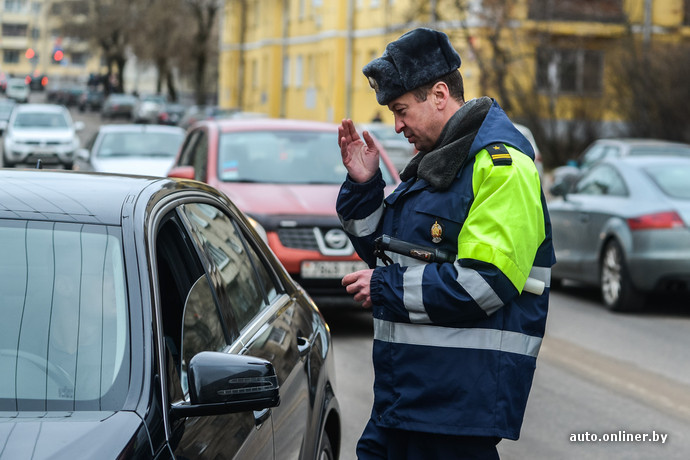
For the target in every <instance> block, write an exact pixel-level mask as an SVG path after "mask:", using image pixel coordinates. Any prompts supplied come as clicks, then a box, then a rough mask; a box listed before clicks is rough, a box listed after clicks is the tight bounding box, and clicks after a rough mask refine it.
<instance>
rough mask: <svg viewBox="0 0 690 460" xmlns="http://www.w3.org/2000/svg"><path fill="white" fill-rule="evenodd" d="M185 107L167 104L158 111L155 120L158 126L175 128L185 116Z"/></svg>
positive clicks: (176, 103)
mask: <svg viewBox="0 0 690 460" xmlns="http://www.w3.org/2000/svg"><path fill="white" fill-rule="evenodd" d="M186 110H187V107H186V106H185V105H183V104H180V103H178V102H168V103H166V104H164V105H163V106H162V107H161V109H160V110H159V111H158V116H157V117H156V120H157V122H158V124H159V125H171V126H177V125H178V124H179V123H180V121H181V120H182V117H183V116H184V114H185V111H186Z"/></svg>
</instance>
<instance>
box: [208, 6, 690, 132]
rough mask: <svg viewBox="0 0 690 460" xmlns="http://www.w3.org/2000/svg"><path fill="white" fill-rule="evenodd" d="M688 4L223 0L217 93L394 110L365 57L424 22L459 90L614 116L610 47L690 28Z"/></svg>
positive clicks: (344, 112) (558, 115) (288, 106)
mask: <svg viewBox="0 0 690 460" xmlns="http://www.w3.org/2000/svg"><path fill="white" fill-rule="evenodd" d="M689 11H690V1H689V0H502V1H500V0H491V1H487V0H484V1H482V0H427V1H420V0H226V1H225V4H224V14H223V18H222V25H221V27H222V30H221V37H220V62H219V68H220V74H219V103H220V104H221V105H222V106H227V107H241V108H242V109H244V110H248V111H252V112H264V113H268V114H270V115H271V116H277V117H290V118H303V119H316V120H324V121H339V120H340V119H342V118H344V117H351V118H353V119H357V120H362V121H367V120H369V119H371V118H372V117H373V116H374V115H375V114H376V113H377V112H379V111H380V112H381V114H382V115H383V116H384V120H385V121H391V120H392V116H391V115H390V114H389V113H387V110H380V108H379V107H378V106H377V104H376V100H375V97H374V93H373V90H372V89H371V88H370V87H369V85H368V82H367V80H366V79H365V78H364V76H363V75H362V73H361V69H362V67H363V66H364V65H365V64H366V63H367V62H368V61H370V60H371V59H372V58H374V57H377V56H379V55H380V54H381V52H382V51H383V49H384V47H385V45H386V44H387V43H388V42H390V41H391V40H394V39H396V38H397V37H399V36H400V35H402V34H403V33H404V32H406V31H408V30H410V29H412V28H414V27H418V26H429V27H434V28H438V29H440V30H444V31H445V32H446V33H447V34H448V35H449V36H450V38H451V41H452V42H453V44H454V46H455V47H456V49H458V51H459V52H460V55H461V56H462V59H463V63H462V67H461V70H462V72H463V76H464V78H465V94H466V98H468V99H469V98H473V97H478V96H482V95H489V96H492V97H496V98H497V99H499V101H500V102H501V103H502V104H503V105H504V106H505V107H507V111H508V112H509V114H510V115H512V116H514V117H516V118H520V117H527V116H528V115H530V116H534V111H537V112H538V113H540V114H541V117H542V118H549V119H555V120H558V121H568V120H572V119H575V118H577V117H581V116H583V114H582V110H584V109H583V108H586V109H587V110H589V111H590V112H591V113H589V114H588V115H587V116H592V117H596V118H598V119H599V120H600V121H602V122H605V123H611V124H615V123H618V122H620V121H621V120H620V116H619V114H618V113H617V111H616V108H615V105H614V104H609V103H608V102H609V101H610V98H611V97H613V96H612V93H611V85H613V84H617V83H612V82H613V81H614V79H611V78H610V77H611V76H612V74H613V73H614V72H616V70H615V68H614V67H613V62H614V61H615V59H614V58H615V57H616V56H617V55H620V54H621V53H622V52H623V51H625V50H627V49H630V48H631V47H633V46H637V45H639V44H641V43H642V44H643V43H645V42H650V41H655V42H658V41H667V42H669V43H678V42H684V41H687V40H690V22H689V21H688V18H689V16H690V15H689ZM507 99H510V100H507ZM595 107H596V110H595V109H594V108H595ZM528 111H531V112H532V113H530V114H528V113H526V112H528Z"/></svg>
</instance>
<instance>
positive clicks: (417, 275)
mask: <svg viewBox="0 0 690 460" xmlns="http://www.w3.org/2000/svg"><path fill="white" fill-rule="evenodd" d="M424 267H426V264H424V265H416V266H414V267H407V269H406V270H405V273H403V304H404V305H405V309H406V310H407V313H408V314H409V316H410V321H412V322H413V323H430V322H431V319H430V318H429V315H428V314H427V312H426V310H425V309H424V299H423V291H422V278H423V277H424Z"/></svg>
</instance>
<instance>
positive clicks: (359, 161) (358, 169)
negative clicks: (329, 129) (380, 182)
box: [338, 119, 379, 182]
mask: <svg viewBox="0 0 690 460" xmlns="http://www.w3.org/2000/svg"><path fill="white" fill-rule="evenodd" d="M362 135H363V136H364V141H363V140H362V139H361V138H360V137H359V134H358V133H357V130H356V129H355V125H354V123H353V122H352V120H349V119H345V120H343V121H342V123H341V125H340V126H339V127H338V145H339V146H340V155H341V156H342V160H343V164H344V165H345V168H347V172H348V173H349V174H350V177H351V178H352V180H354V181H355V182H366V181H368V180H369V179H371V178H372V177H373V176H374V174H376V171H377V170H378V169H379V149H378V148H377V147H376V144H375V143H374V139H373V138H372V137H371V135H370V134H369V132H367V131H364V132H363V133H362ZM365 142H366V143H365Z"/></svg>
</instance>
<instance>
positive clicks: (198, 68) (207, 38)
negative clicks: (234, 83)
mask: <svg viewBox="0 0 690 460" xmlns="http://www.w3.org/2000/svg"><path fill="white" fill-rule="evenodd" d="M184 2H185V4H186V6H187V8H188V11H189V12H190V13H191V17H192V19H193V21H194V24H195V28H194V30H193V34H192V38H191V41H190V43H189V47H190V50H191V56H190V58H191V59H190V61H191V64H192V75H193V81H194V95H195V100H196V103H197V104H199V105H204V104H205V103H206V99H207V93H208V91H207V88H208V81H207V76H208V70H209V64H210V63H211V61H212V60H214V61H215V60H217V53H218V42H217V40H216V37H217V34H218V18H217V16H218V12H219V10H220V7H221V2H220V1H219V0H184Z"/></svg>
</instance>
